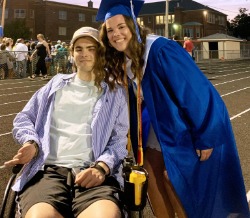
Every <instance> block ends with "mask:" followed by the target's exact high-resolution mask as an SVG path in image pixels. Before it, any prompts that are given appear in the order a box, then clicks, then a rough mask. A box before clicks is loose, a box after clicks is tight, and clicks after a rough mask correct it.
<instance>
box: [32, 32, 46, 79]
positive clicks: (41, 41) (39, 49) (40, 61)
mask: <svg viewBox="0 0 250 218" xmlns="http://www.w3.org/2000/svg"><path fill="white" fill-rule="evenodd" d="M37 39H38V43H37V45H36V50H35V51H34V52H33V53H32V55H31V56H30V58H31V60H32V59H33V57H34V55H35V54H36V55H37V63H36V70H35V74H33V75H32V76H31V77H29V79H31V80H34V79H35V78H36V77H37V76H39V75H40V74H42V80H48V75H47V67H46V63H45V58H46V57H47V56H48V57H49V58H51V53H50V49H49V45H48V43H47V42H46V41H45V37H44V35H43V34H38V35H37Z"/></svg>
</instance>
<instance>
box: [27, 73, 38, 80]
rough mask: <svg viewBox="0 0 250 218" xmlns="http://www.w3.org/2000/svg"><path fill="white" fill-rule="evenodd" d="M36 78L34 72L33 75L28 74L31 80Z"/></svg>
mask: <svg viewBox="0 0 250 218" xmlns="http://www.w3.org/2000/svg"><path fill="white" fill-rule="evenodd" d="M35 78H36V75H35V74H33V75H32V76H28V79H30V80H35Z"/></svg>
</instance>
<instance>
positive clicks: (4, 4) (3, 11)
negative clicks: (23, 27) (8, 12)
mask: <svg viewBox="0 0 250 218" xmlns="http://www.w3.org/2000/svg"><path fill="white" fill-rule="evenodd" d="M5 7H6V0H3V7H2V21H1V26H2V28H4V18H5Z"/></svg>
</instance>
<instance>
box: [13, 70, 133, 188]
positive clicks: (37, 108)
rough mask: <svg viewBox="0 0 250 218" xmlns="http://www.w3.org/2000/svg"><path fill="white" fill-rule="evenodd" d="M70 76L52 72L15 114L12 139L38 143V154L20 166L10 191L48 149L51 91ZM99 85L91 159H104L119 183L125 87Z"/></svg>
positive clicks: (40, 163) (28, 176)
mask: <svg viewBox="0 0 250 218" xmlns="http://www.w3.org/2000/svg"><path fill="white" fill-rule="evenodd" d="M74 76H75V74H70V75H65V74H58V75H56V76H54V77H53V78H52V79H51V80H50V81H49V82H48V83H47V84H46V85H45V86H44V87H42V88H41V89H39V90H38V91H37V92H36V93H35V94H34V95H33V96H32V98H31V99H30V100H29V102H28V103H27V104H26V106H25V107H24V109H23V110H22V111H21V112H20V113H18V114H17V116H16V117H15V119H14V123H13V124H14V128H13V136H14V139H15V140H16V141H17V142H18V143H19V144H21V145H22V144H24V143H25V142H26V141H28V140H34V141H35V142H36V143H37V144H38V146H39V155H38V156H37V157H36V158H35V159H33V160H31V161H30V162H29V163H28V164H26V165H25V166H24V168H23V170H22V174H21V175H20V176H19V178H17V180H16V183H15V184H14V186H13V187H12V189H13V190H14V191H20V190H22V188H23V187H24V185H25V184H26V183H27V182H28V181H29V180H30V179H31V178H32V177H33V176H34V175H35V174H36V173H37V172H38V170H40V169H42V166H43V165H44V161H45V160H46V158H47V156H48V154H49V152H50V134H49V130H50V122H51V114H52V110H53V105H54V100H55V93H56V91H57V90H59V89H61V88H63V87H64V86H66V85H67V84H68V83H70V82H71V81H72V78H73V77H74ZM101 85H102V89H103V92H102V95H101V97H100V98H99V99H98V100H97V102H96V104H95V106H94V110H93V119H92V123H91V129H92V148H93V154H94V159H95V161H103V162H105V163H106V164H107V165H108V167H109V169H110V174H111V175H112V176H114V177H115V178H116V179H117V180H118V181H119V182H120V183H121V184H122V177H121V176H122V175H121V162H122V160H123V159H124V157H126V156H127V150H126V144H127V133H128V128H129V121H128V105H127V96H126V90H125V89H124V88H122V87H120V86H117V89H115V90H114V91H111V90H109V87H108V85H107V84H106V83H104V82H103V83H102V84H101ZM69 113H71V112H69ZM72 116H74V114H73V113H72Z"/></svg>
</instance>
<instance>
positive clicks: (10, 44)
mask: <svg viewBox="0 0 250 218" xmlns="http://www.w3.org/2000/svg"><path fill="white" fill-rule="evenodd" d="M6 51H9V54H10V55H11V56H12V58H8V59H7V65H8V74H9V78H10V79H12V78H14V77H15V71H14V62H15V54H14V52H13V39H11V38H7V39H6Z"/></svg>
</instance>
